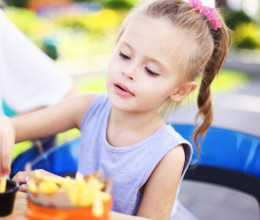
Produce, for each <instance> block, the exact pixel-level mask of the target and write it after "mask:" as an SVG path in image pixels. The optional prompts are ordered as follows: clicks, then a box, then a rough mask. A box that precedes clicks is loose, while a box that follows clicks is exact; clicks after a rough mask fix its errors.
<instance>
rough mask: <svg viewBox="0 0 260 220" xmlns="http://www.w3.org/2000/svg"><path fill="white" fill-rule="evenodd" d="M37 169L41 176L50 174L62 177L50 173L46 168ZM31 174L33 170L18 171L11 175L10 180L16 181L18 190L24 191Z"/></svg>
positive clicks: (26, 188)
mask: <svg viewBox="0 0 260 220" xmlns="http://www.w3.org/2000/svg"><path fill="white" fill-rule="evenodd" d="M34 171H35V170H34ZM37 171H38V172H39V173H40V175H41V176H51V177H55V178H62V177H60V176H57V175H55V174H53V173H50V172H48V171H46V170H42V169H40V170H37ZM32 176H33V171H20V172H18V173H17V174H16V175H15V176H14V177H13V179H12V180H13V181H15V182H17V183H18V184H19V185H20V186H19V191H22V192H25V191H27V190H28V183H29V180H30V178H31V177H32Z"/></svg>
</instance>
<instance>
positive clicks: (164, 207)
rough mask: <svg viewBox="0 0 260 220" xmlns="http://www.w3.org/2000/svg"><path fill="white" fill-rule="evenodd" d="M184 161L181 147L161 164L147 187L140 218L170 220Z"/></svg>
mask: <svg viewBox="0 0 260 220" xmlns="http://www.w3.org/2000/svg"><path fill="white" fill-rule="evenodd" d="M184 160H185V155H184V150H183V147H182V146H181V145H180V146H178V147H175V148H174V149H173V150H171V151H170V152H169V153H168V154H166V155H165V157H164V158H163V159H162V160H161V161H160V162H159V164H158V165H157V166H156V168H155V169H154V171H153V173H152V174H151V176H150V177H149V179H148V181H147V183H146V185H145V188H144V194H143V198H142V201H141V204H140V207H139V210H138V213H137V215H138V216H142V217H146V218H149V219H158V220H159V219H160V220H164V219H165V220H166V219H167V220H168V219H169V217H170V214H171V210H172V207H173V203H174V200H175V197H176V193H177V189H178V185H179V181H180V178H181V174H182V170H183V166H184Z"/></svg>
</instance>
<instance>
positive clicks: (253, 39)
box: [225, 11, 260, 49]
mask: <svg viewBox="0 0 260 220" xmlns="http://www.w3.org/2000/svg"><path fill="white" fill-rule="evenodd" d="M225 21H226V24H227V26H228V27H229V28H230V29H231V30H232V31H233V34H232V37H233V44H232V46H233V47H235V48H238V49H260V26H259V25H258V24H257V23H256V22H254V21H253V20H252V19H251V18H250V17H249V16H248V15H247V14H245V13H244V12H243V11H230V12H229V13H226V16H225Z"/></svg>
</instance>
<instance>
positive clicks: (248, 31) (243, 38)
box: [5, 0, 260, 220]
mask: <svg viewBox="0 0 260 220" xmlns="http://www.w3.org/2000/svg"><path fill="white" fill-rule="evenodd" d="M5 2H6V4H7V5H8V8H7V9H6V10H5V12H6V16H7V17H8V19H9V20H11V21H12V22H13V23H14V24H15V25H16V26H17V27H18V28H19V29H20V30H21V31H22V32H23V33H24V34H25V35H27V36H28V37H29V38H30V39H31V40H32V41H33V42H34V43H35V44H36V45H37V46H38V47H39V48H41V49H42V50H43V51H44V52H45V53H46V54H47V55H48V56H50V57H51V58H52V59H53V60H55V61H56V62H57V63H58V64H59V65H60V66H61V67H62V68H63V69H64V70H65V71H66V72H67V73H68V74H70V75H72V76H73V78H74V80H75V84H76V86H77V89H78V90H79V91H80V92H85V91H95V92H105V91H106V89H105V77H104V76H105V70H106V66H107V63H108V60H109V56H110V53H111V52H112V50H113V47H114V44H115V39H116V32H117V29H118V27H119V25H120V23H121V22H122V21H123V19H124V17H125V16H126V14H127V13H128V11H129V10H130V9H131V8H132V7H133V6H134V5H135V4H137V3H138V2H139V1H138V0H96V1H90V0H81V1H76V0H5ZM202 2H204V3H205V4H206V5H209V6H211V7H214V6H216V7H218V8H220V10H221V12H222V14H223V15H224V18H225V20H226V23H227V25H228V27H229V28H230V29H231V35H232V40H231V48H230V51H229V54H228V57H227V60H226V63H225V65H224V67H223V70H222V71H221V72H220V74H219V76H218V77H217V79H216V80H215V82H214V83H213V86H212V88H213V95H214V109H215V119H214V121H213V125H214V126H221V127H226V128H231V129H236V130H239V131H243V132H246V133H250V134H253V135H257V136H259V135H260V2H259V0H216V1H214V0H205V1H202ZM195 103H196V101H195V96H193V97H191V98H190V99H189V100H188V101H187V102H185V103H183V104H182V106H181V108H180V109H181V111H176V113H175V114H174V115H171V116H170V117H169V118H168V121H169V122H173V123H179V122H181V123H186V122H187V123H192V122H193V121H194V116H195V114H196V112H197V108H196V104H195ZM71 133H73V134H72V137H76V136H78V135H79V133H77V132H76V133H75V132H71ZM59 141H60V143H61V142H63V141H64V140H62V138H60V140H59ZM207 187H209V188H207ZM183 188H184V190H182V191H181V195H180V199H181V201H182V202H183V203H184V204H185V205H186V206H188V207H189V209H190V210H192V211H193V212H194V213H195V214H196V215H197V216H198V217H199V218H200V219H205V220H206V219H211V220H212V219H213V220H214V219H248V220H249V219H259V210H258V207H257V203H256V202H255V201H254V200H253V199H252V198H249V197H247V196H246V195H242V193H237V192H236V193H235V192H233V191H231V190H229V189H224V190H223V189H219V188H216V187H214V188H212V186H205V185H196V184H195V185H194V184H193V183H192V184H191V183H190V182H187V181H184V184H183ZM202 192H204V197H203V196H202V197H203V198H202V199H201V200H200V199H199V198H200V197H201V194H202ZM194 193H195V194H194ZM196 193H197V194H196ZM212 193H215V194H214V197H215V198H217V201H215V202H212V201H210V199H209V195H212ZM191 195H193V197H191ZM205 201H206V202H205ZM198 204H203V205H202V206H199V207H201V208H199V207H198ZM234 205H235V207H234ZM230 206H232V207H233V208H232V209H230V208H228V207H230ZM212 209H213V210H215V211H214V212H213V213H216V210H217V213H218V215H213V214H212V212H211V211H210V210H212ZM220 210H221V211H220Z"/></svg>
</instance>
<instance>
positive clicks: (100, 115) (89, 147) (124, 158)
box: [78, 94, 192, 215]
mask: <svg viewBox="0 0 260 220" xmlns="http://www.w3.org/2000/svg"><path fill="white" fill-rule="evenodd" d="M110 111H111V104H110V102H109V99H108V96H107V95H106V94H99V95H97V96H96V97H95V99H94V100H93V101H92V103H91V104H90V106H89V108H88V109H87V111H86V113H85V115H84V117H83V120H82V122H81V147H80V156H79V166H78V171H79V172H80V173H82V174H83V175H87V174H91V173H93V172H95V171H97V170H99V169H102V170H103V173H104V177H106V178H107V177H112V178H113V185H112V196H113V208H112V209H113V210H114V211H116V212H120V213H125V214H130V215H135V214H136V213H137V211H138V208H139V205H140V201H141V199H142V193H141V192H140V189H141V188H142V186H143V185H144V184H145V183H146V181H147V180H148V178H149V176H150V175H151V173H152V172H153V170H154V168H155V167H156V165H157V164H158V163H159V161H160V160H161V159H162V158H163V157H164V156H165V155H166V154H167V153H168V152H169V151H170V150H172V149H173V148H174V147H176V146H178V145H180V144H183V146H184V150H185V165H184V168H183V173H182V177H181V179H182V178H183V176H184V173H185V172H186V169H187V167H188V164H189V162H190V159H191V154H192V147H191V145H190V143H189V142H188V141H186V140H185V139H183V138H182V136H180V135H179V134H178V133H177V132H176V131H175V130H174V129H173V128H172V126H170V125H164V126H162V127H160V128H159V129H158V130H157V131H155V132H154V133H153V134H152V135H151V136H149V137H147V138H146V139H144V140H142V141H140V142H139V143H137V144H134V145H131V146H127V147H113V146H111V145H110V144H109V143H108V142H107V139H106V130H107V125H108V119H109V115H110Z"/></svg>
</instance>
